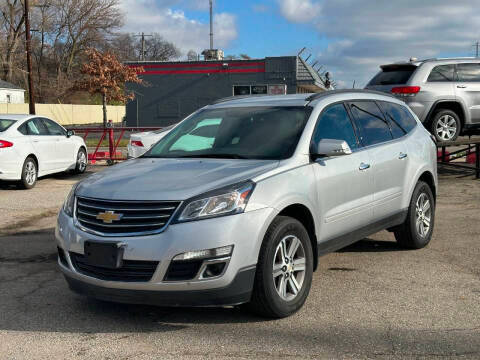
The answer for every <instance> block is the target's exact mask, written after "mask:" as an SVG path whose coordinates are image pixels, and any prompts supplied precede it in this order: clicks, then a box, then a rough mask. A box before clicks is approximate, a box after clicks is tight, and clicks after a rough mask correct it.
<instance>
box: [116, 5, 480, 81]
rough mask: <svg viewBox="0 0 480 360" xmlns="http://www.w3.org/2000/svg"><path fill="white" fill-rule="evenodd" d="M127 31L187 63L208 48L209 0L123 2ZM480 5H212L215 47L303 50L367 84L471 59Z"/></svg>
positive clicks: (261, 52) (257, 54) (479, 33)
mask: <svg viewBox="0 0 480 360" xmlns="http://www.w3.org/2000/svg"><path fill="white" fill-rule="evenodd" d="M120 2H121V6H122V9H123V11H124V12H125V14H126V20H125V25H124V30H125V31H129V32H137V33H140V32H142V31H143V32H145V33H147V34H148V33H152V32H158V33H160V34H161V35H162V36H163V37H164V38H165V39H166V40H168V41H171V42H173V43H174V44H175V45H176V46H177V47H178V48H179V49H180V50H181V51H182V53H183V56H182V58H180V59H185V58H186V53H187V52H188V51H189V50H195V51H196V52H197V53H200V52H201V51H202V50H203V49H206V48H208V47H209V24H208V22H209V13H208V0H120ZM479 8H480V0H455V1H452V0H214V47H215V48H220V49H223V50H224V52H225V54H229V55H238V54H247V55H249V56H250V57H252V58H264V57H266V56H284V55H296V54H297V53H298V52H299V51H300V50H301V49H302V48H303V47H306V48H307V49H306V50H305V51H304V53H303V54H302V55H303V56H304V57H306V56H308V55H309V54H311V57H310V59H309V62H311V61H313V60H317V61H318V64H321V65H323V67H324V69H326V70H328V71H329V72H330V73H331V74H332V78H333V79H334V80H335V81H336V83H337V84H338V87H343V88H350V87H352V86H353V82H354V81H355V84H356V87H363V86H364V85H365V84H366V83H367V82H368V80H369V79H370V78H372V77H373V75H375V73H376V72H377V71H378V69H379V66H380V65H381V64H386V63H390V62H396V61H407V60H408V59H410V58H411V57H417V58H419V59H423V58H431V57H450V56H473V55H475V53H474V47H473V44H474V43H475V42H476V41H477V40H480V12H479V11H478V9H479Z"/></svg>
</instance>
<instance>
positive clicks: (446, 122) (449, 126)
mask: <svg viewBox="0 0 480 360" xmlns="http://www.w3.org/2000/svg"><path fill="white" fill-rule="evenodd" d="M461 130H462V122H461V121H460V118H459V116H458V115H457V114H456V113H455V112H454V111H451V110H444V109H440V110H439V111H437V112H436V113H435V115H434V117H433V120H432V125H431V132H432V134H433V135H434V136H435V138H436V139H437V141H455V140H456V139H457V137H458V136H459V135H460V132H461Z"/></svg>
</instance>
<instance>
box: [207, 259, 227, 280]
mask: <svg viewBox="0 0 480 360" xmlns="http://www.w3.org/2000/svg"><path fill="white" fill-rule="evenodd" d="M225 265H226V263H225V262H220V263H216V264H209V265H207V267H206V268H205V271H204V272H203V278H210V277H214V276H219V275H221V274H222V272H223V269H225Z"/></svg>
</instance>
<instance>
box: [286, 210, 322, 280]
mask: <svg viewBox="0 0 480 360" xmlns="http://www.w3.org/2000/svg"><path fill="white" fill-rule="evenodd" d="M278 216H289V217H291V218H293V219H295V220H298V221H299V222H300V223H301V224H302V225H303V226H304V227H305V229H306V230H307V232H308V235H309V238H310V243H311V244H312V251H313V271H315V270H317V267H318V246H317V235H316V230H315V229H316V228H315V220H314V217H313V215H312V212H311V211H310V209H309V208H308V207H307V206H305V205H303V204H300V203H295V204H290V205H288V206H286V207H284V208H283V209H282V210H281V211H280V212H279V213H278Z"/></svg>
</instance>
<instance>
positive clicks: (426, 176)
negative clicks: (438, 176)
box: [415, 170, 437, 201]
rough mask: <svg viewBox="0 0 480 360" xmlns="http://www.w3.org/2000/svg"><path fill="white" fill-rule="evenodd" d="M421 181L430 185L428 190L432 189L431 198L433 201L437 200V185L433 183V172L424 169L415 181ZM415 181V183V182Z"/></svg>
mask: <svg viewBox="0 0 480 360" xmlns="http://www.w3.org/2000/svg"><path fill="white" fill-rule="evenodd" d="M419 181H423V182H425V183H427V184H428V186H429V187H430V190H432V194H433V198H434V199H435V201H437V186H436V184H435V178H434V177H433V174H432V173H431V172H430V171H428V170H427V171H424V172H423V173H422V174H421V175H420V176H419V178H418V180H417V182H416V183H418V182H419ZM416 183H415V184H416Z"/></svg>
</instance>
